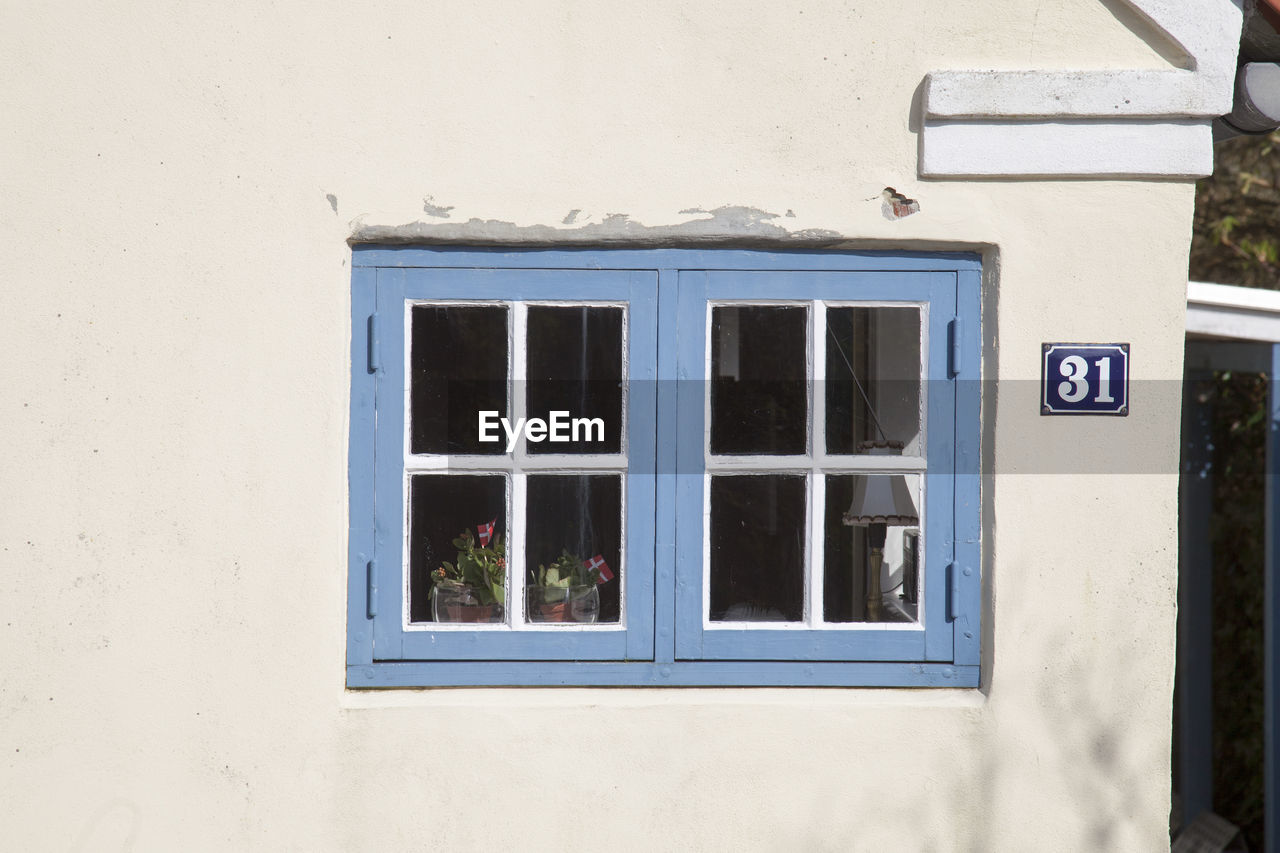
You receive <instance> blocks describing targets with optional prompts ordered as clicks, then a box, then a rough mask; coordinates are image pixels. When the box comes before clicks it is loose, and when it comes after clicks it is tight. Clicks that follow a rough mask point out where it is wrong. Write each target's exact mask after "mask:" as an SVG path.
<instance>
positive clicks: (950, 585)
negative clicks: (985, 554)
mask: <svg viewBox="0 0 1280 853" xmlns="http://www.w3.org/2000/svg"><path fill="white" fill-rule="evenodd" d="M959 612H960V567H959V566H957V565H956V564H955V563H948V564H947V621H948V622H954V621H956V615H957V614H958V613H959Z"/></svg>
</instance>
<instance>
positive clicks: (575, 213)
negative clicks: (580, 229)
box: [560, 207, 582, 225]
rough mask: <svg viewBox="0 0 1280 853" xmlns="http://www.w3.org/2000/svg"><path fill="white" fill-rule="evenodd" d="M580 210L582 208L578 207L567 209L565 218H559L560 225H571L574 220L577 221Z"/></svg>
mask: <svg viewBox="0 0 1280 853" xmlns="http://www.w3.org/2000/svg"><path fill="white" fill-rule="evenodd" d="M581 212H582V208H580V207H575V208H574V209H573V210H571V211H569V213H568V214H567V215H566V216H565V218H564V219H561V220H560V224H561V225H572V224H573V223H574V222H576V221H577V219H578V214H579V213H581Z"/></svg>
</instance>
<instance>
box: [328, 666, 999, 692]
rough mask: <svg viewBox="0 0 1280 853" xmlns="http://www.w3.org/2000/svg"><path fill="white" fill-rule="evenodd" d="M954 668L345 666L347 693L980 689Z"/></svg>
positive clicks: (966, 670) (968, 670)
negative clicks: (456, 689) (549, 689)
mask: <svg viewBox="0 0 1280 853" xmlns="http://www.w3.org/2000/svg"><path fill="white" fill-rule="evenodd" d="M978 671H979V667H977V666H957V665H955V664H949V663H896V662H895V663H831V662H814V663H794V662H789V661H788V662H759V661H679V662H675V663H613V662H611V663H596V662H584V661H551V662H537V663H531V662H527V661H526V662H505V661H502V662H491V661H461V662H452V661H444V662H421V661H404V662H399V661H397V662H378V663H372V664H356V665H351V666H348V667H347V687H349V688H352V689H366V688H375V689H376V688H389V687H395V688H403V687H423V686H427V687H544V686H545V687H550V686H573V687H977V686H978Z"/></svg>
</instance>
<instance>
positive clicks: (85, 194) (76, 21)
mask: <svg viewBox="0 0 1280 853" xmlns="http://www.w3.org/2000/svg"><path fill="white" fill-rule="evenodd" d="M1114 5H1116V4H1103V3H1099V2H1093V0H1060V2H1055V3H1048V2H1046V3H1039V4H1028V3H1025V2H1023V0H976V2H972V3H966V4H955V3H944V2H938V1H937V0H931V1H930V2H925V0H905V2H901V3H869V2H868V3H854V4H837V3H817V4H813V3H791V2H768V3H765V2H747V3H742V2H735V3H706V4H689V3H676V2H654V3H643V4H621V3H613V2H598V3H569V2H535V3H514V2H505V3H503V2H489V3H466V4H463V3H437V2H414V3H386V4H360V5H353V4H349V3H343V4H339V3H314V2H313V3H306V4H303V3H296V2H281V3H274V4H241V5H238V6H236V5H227V4H222V5H219V6H204V7H199V8H197V7H171V6H169V5H165V4H143V3H130V4H114V7H112V6H110V5H108V4H88V3H82V4H78V5H75V6H74V7H71V8H66V7H52V6H44V5H38V4H31V5H29V6H27V7H26V8H24V9H16V8H15V9H10V10H9V14H8V15H5V18H6V22H5V26H4V27H0V72H3V77H4V79H5V81H6V82H5V85H4V86H3V87H0V115H3V116H5V121H4V127H3V129H2V130H0V236H2V238H3V243H4V245H5V246H6V247H7V249H8V264H7V265H6V272H5V276H4V279H5V285H4V286H3V287H2V288H0V435H3V436H4V438H5V441H6V445H7V448H8V452H7V453H5V454H3V455H2V456H0V507H3V510H2V511H0V802H3V803H4V804H5V805H4V807H3V808H0V838H3V839H5V841H4V842H3V844H2V845H0V846H4V847H6V848H8V849H14V850H42V849H49V850H67V849H73V850H81V849H83V850H123V849H134V850H175V849H182V850H307V851H319V850H335V851H336V850H387V849H402V848H409V847H413V848H420V849H423V848H425V849H431V848H436V849H503V848H507V849H521V848H528V849H533V848H546V849H581V850H597V849H623V850H625V849H637V850H639V849H652V848H655V847H657V848H665V849H708V850H718V849H724V850H728V849H830V850H865V851H885V850H921V851H945V850H974V851H991V850H1007V851H1024V850H1031V849H1043V850H1104V849H1105V850H1157V849H1162V848H1165V847H1167V839H1168V836H1167V816H1168V808H1169V803H1168V800H1169V771H1170V768H1169V732H1170V700H1171V693H1172V680H1173V660H1174V645H1173V640H1174V616H1175V614H1174V594H1175V586H1176V554H1175V542H1176V537H1175V533H1176V485H1177V481H1176V454H1177V446H1176V430H1177V425H1178V412H1177V390H1176V382H1169V383H1148V382H1143V381H1135V383H1134V386H1133V391H1132V395H1133V402H1132V414H1131V415H1130V416H1129V417H1128V418H1107V419H1078V418H1063V419H1053V418H1041V417H1039V415H1038V413H1037V409H1036V406H1035V400H1034V398H1035V393H1036V391H1035V387H1034V386H1035V380H1037V379H1038V377H1039V346H1040V343H1041V342H1042V341H1050V340H1064V341H1071V340H1099V341H1110V340H1115V341H1127V342H1130V343H1131V344H1132V348H1133V354H1134V355H1133V372H1134V377H1135V380H1148V379H1169V380H1176V379H1178V378H1179V377H1180V365H1181V357H1182V335H1183V332H1182V322H1183V299H1184V293H1185V280H1186V251H1187V245H1188V240H1189V232H1190V216H1191V209H1192V187H1191V185H1190V184H1189V183H1185V182H1175V181H1168V182H1162V181H1148V182H1121V181H1109V182H1108V181H1059V182H1047V181H983V182H974V183H964V182H952V181H921V180H918V179H917V177H916V175H917V161H916V155H917V135H916V134H917V131H918V124H917V122H916V121H915V120H914V119H913V114H912V104H913V98H914V97H915V95H916V92H917V89H918V87H919V85H920V83H921V80H922V79H923V77H924V75H925V74H926V73H927V72H929V71H931V70H935V69H937V68H946V67H953V68H975V67H981V68H986V67H989V68H1027V67H1032V68H1058V69H1071V68H1088V69H1093V68H1108V67H1124V68H1160V67H1164V66H1165V64H1166V62H1165V58H1164V57H1162V53H1161V51H1160V50H1158V49H1156V48H1153V47H1151V46H1149V45H1147V44H1145V43H1144V42H1143V41H1142V39H1141V38H1140V37H1139V36H1137V35H1135V34H1134V33H1133V32H1131V31H1130V30H1129V29H1128V28H1127V27H1126V23H1129V21H1128V20H1127V19H1126V18H1124V16H1123V15H1121V17H1120V18H1117V17H1116V16H1115V15H1114V14H1113V12H1112V11H1111V7H1112V6H1114ZM961 6H963V8H960V7H961ZM1120 11H1121V10H1119V9H1117V14H1118V13H1119V12H1120ZM1167 52H1168V51H1167V50H1166V51H1165V53H1167ZM886 186H893V187H895V188H896V189H898V190H899V191H900V192H902V193H904V194H906V195H908V196H910V197H912V198H915V199H918V200H919V202H920V206H921V210H920V212H919V213H917V214H914V215H912V216H910V217H908V218H905V219H901V220H896V221H891V220H889V219H886V218H885V217H884V215H883V214H882V213H881V196H880V193H881V191H882V190H883V189H884V187H886ZM329 197H331V198H332V201H331V200H330V198H329ZM424 203H425V204H426V205H427V206H434V208H437V213H441V211H440V210H438V208H450V207H451V209H450V210H448V211H447V212H448V214H449V216H448V217H447V218H445V217H443V216H442V215H437V216H431V215H429V214H428V212H427V211H426V210H424ZM725 205H733V206H742V207H748V208H755V209H759V210H763V211H769V212H772V213H774V214H777V218H776V219H772V220H769V221H770V222H771V223H772V224H774V225H777V226H779V227H781V228H785V229H788V230H800V229H824V230H827V231H831V232H835V233H836V234H838V235H840V236H842V237H845V238H848V239H849V240H850V241H851V245H858V246H866V247H873V248H899V247H901V248H911V249H920V248H924V249H928V248H972V249H977V250H980V251H985V252H986V258H987V284H986V293H985V297H984V302H985V311H986V317H985V330H984V331H985V336H986V339H987V343H986V347H985V351H986V356H985V360H984V372H985V375H986V377H987V378H989V379H997V378H998V379H999V380H1001V383H1000V385H999V390H998V391H995V390H992V391H991V392H990V393H989V394H988V396H987V398H986V399H985V400H984V406H985V429H986V431H987V445H986V447H987V452H988V454H989V455H988V459H989V461H991V462H992V464H993V465H994V469H995V472H996V475H995V476H994V477H993V478H990V479H989V480H987V483H986V522H985V525H984V534H983V535H984V538H985V539H984V546H985V550H986V562H985V564H984V566H983V572H984V580H985V585H986V588H987V590H986V600H987V612H986V614H985V621H984V625H983V629H984V676H983V684H984V687H983V688H982V689H981V690H975V691H966V690H954V691H893V690H850V689H827V690H781V689H769V690H727V689H726V690H633V689H611V690H589V689H565V690H561V689H525V690H493V689H487V690H470V689H466V690H436V691H387V692H378V693H361V692H351V691H346V690H345V689H344V687H343V679H344V672H343V664H344V651H345V630H346V628H345V595H346V593H345V589H346V572H347V565H346V548H345V543H346V525H347V505H346V465H347V455H346V453H347V447H346V441H347V437H346V436H347V433H346V430H347V424H346V417H347V414H346V413H347V388H348V371H349V364H348V355H347V353H348V349H347V347H348V322H349V320H348V307H349V306H348V293H349V287H350V284H349V276H350V251H349V249H348V247H347V244H346V242H345V241H346V240H347V238H348V237H350V236H351V235H352V233H353V232H354V231H357V230H359V229H361V228H375V227H381V226H399V225H403V224H405V223H412V222H415V221H421V222H424V223H428V224H439V225H446V226H449V225H458V224H462V225H463V226H464V227H463V228H460V229H459V230H458V231H457V232H456V233H458V234H466V233H473V234H476V233H480V232H482V231H484V232H485V233H499V234H500V233H503V232H504V229H507V227H508V226H506V225H501V224H499V225H487V226H481V225H471V226H466V223H467V222H468V220H470V219H472V218H476V219H478V220H494V221H496V222H499V223H513V224H514V225H515V226H538V225H545V226H555V227H558V228H565V229H568V228H570V227H571V226H566V225H562V222H563V220H564V219H566V218H567V217H568V214H569V213H570V211H574V210H578V211H580V213H579V214H578V215H577V218H576V222H575V224H582V223H587V224H588V225H590V224H592V223H601V222H602V221H604V220H605V219H606V217H607V216H609V215H611V214H615V215H616V214H625V215H626V216H628V217H630V220H631V221H632V222H634V223H639V224H641V225H644V226H661V225H672V224H677V223H682V222H686V221H688V220H691V219H697V218H698V217H699V215H697V214H682V213H681V212H680V211H682V210H687V209H691V208H703V209H714V208H718V207H721V206H725ZM788 211H791V212H793V213H794V216H788V215H786V214H787V212H788ZM610 221H611V222H613V223H615V224H616V223H617V222H618V220H616V219H615V220H610ZM468 228H470V229H471V231H470V232H468V231H467V229H468ZM486 229H488V230H487V231H486ZM1006 380H1027V381H1026V382H1024V383H1016V382H1006ZM1108 445H1113V446H1118V447H1120V448H1122V449H1123V448H1129V449H1133V448H1140V449H1142V450H1143V451H1144V452H1146V453H1148V454H1149V462H1150V464H1149V465H1147V466H1146V468H1144V469H1143V470H1147V469H1149V473H1145V474H1135V473H1107V472H1108V471H1110V470H1112V469H1111V468H1109V465H1110V464H1111V461H1114V460H1115V459H1117V458H1119V459H1124V458H1125V454H1124V451H1123V450H1122V451H1121V453H1120V455H1119V456H1108V455H1107V454H1108V451H1107V450H1106V447H1107V446H1108ZM1068 452H1074V453H1076V454H1078V455H1079V457H1080V459H1081V460H1082V463H1081V466H1080V467H1079V468H1075V467H1072V468H1071V469H1070V470H1071V471H1072V472H1073V473H1046V468H1047V467H1048V466H1046V465H1045V464H1044V463H1043V462H1042V460H1043V459H1044V458H1046V457H1052V456H1055V455H1058V456H1061V455H1062V454H1064V453H1068ZM1109 460H1110V461H1109ZM1091 471H1092V473H1091ZM1064 518H1065V519H1069V520H1070V521H1071V525H1070V531H1071V532H1070V535H1068V536H1066V537H1064V538H1052V537H1051V536H1050V535H1049V533H1048V531H1049V530H1050V528H1051V526H1052V525H1053V524H1054V523H1056V522H1057V521H1058V520H1060V519H1064Z"/></svg>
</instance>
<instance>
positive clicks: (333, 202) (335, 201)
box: [325, 193, 338, 213]
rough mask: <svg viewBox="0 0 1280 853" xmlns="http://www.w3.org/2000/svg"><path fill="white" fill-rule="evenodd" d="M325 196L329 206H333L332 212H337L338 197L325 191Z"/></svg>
mask: <svg viewBox="0 0 1280 853" xmlns="http://www.w3.org/2000/svg"><path fill="white" fill-rule="evenodd" d="M325 198H326V199H327V200H328V202H329V206H330V207H332V208H333V212H334V213H337V212H338V197H337V196H336V195H334V194H333V193H327V194H326V195H325Z"/></svg>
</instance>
